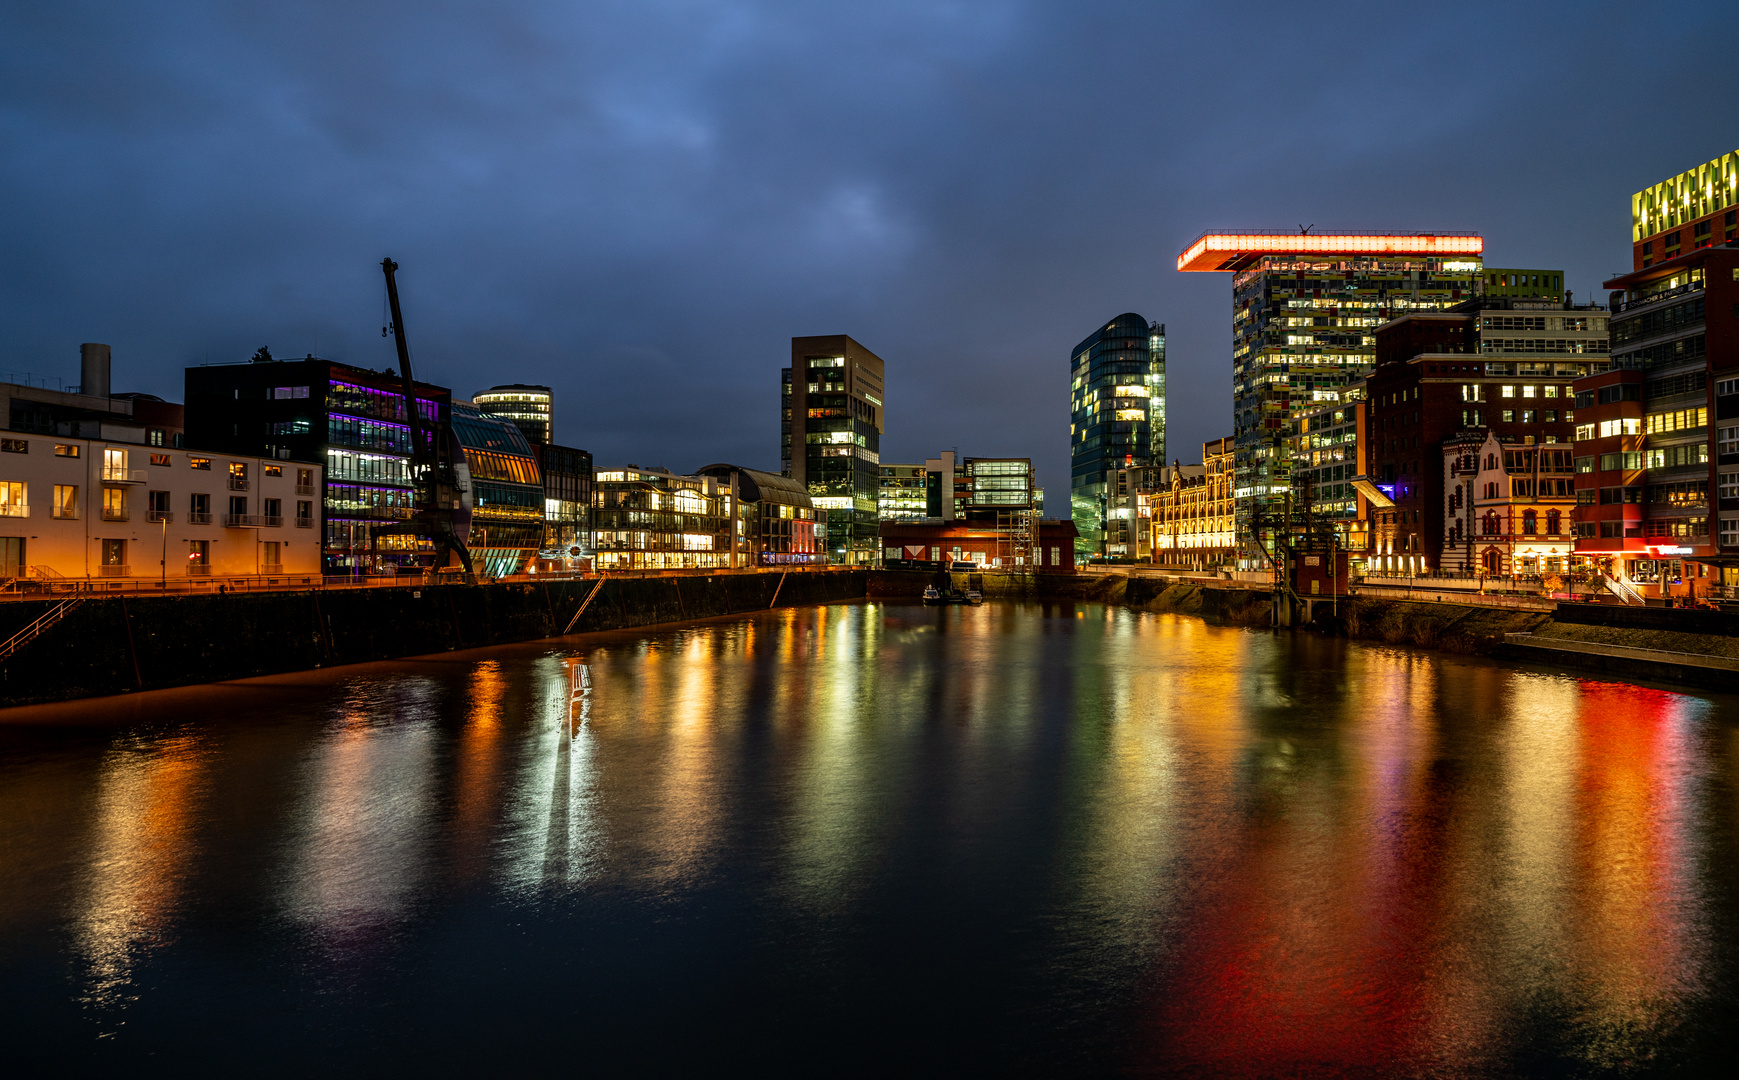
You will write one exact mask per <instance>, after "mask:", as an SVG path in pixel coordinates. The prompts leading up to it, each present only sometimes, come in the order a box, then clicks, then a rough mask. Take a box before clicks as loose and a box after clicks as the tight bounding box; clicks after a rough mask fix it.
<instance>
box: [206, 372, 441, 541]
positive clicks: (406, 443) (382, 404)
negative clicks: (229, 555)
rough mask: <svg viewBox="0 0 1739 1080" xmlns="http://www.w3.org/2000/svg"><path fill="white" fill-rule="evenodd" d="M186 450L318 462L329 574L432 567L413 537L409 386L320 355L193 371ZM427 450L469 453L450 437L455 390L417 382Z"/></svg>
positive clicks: (387, 375)
mask: <svg viewBox="0 0 1739 1080" xmlns="http://www.w3.org/2000/svg"><path fill="white" fill-rule="evenodd" d="M186 387H187V391H186V396H187V443H188V445H189V446H200V447H206V448H209V449H211V450H215V451H220V452H223V453H230V454H251V455H254V456H258V457H265V458H275V459H278V460H285V461H303V462H316V463H319V464H321V465H323V466H324V469H322V470H321V471H320V480H321V485H322V487H321V490H320V491H319V492H318V495H319V498H320V500H321V504H322V507H323V516H324V525H325V535H324V537H323V543H324V561H325V570H326V573H328V574H363V573H371V572H392V571H393V570H394V569H395V568H400V567H406V568H408V567H418V566H427V565H429V564H430V563H431V562H432V560H433V551H432V550H431V549H429V548H427V547H425V546H424V545H423V544H420V543H419V542H418V539H417V538H416V537H415V536H412V535H408V534H405V533H391V532H381V533H380V535H378V536H377V535H376V533H377V531H379V530H383V529H386V528H390V527H392V526H394V525H396V524H398V523H400V522H403V521H405V520H407V519H409V518H410V517H411V515H412V511H413V510H414V507H415V492H414V490H413V486H412V483H411V429H410V427H409V425H408V424H407V423H406V421H407V419H408V415H409V414H408V413H407V412H406V410H405V393H404V381H403V380H402V379H401V378H400V377H399V375H398V373H397V372H394V371H390V370H388V371H371V370H370V369H368V368H363V367H357V366H355V365H352V364H340V363H337V362H336V361H332V360H323V359H320V358H318V357H307V358H304V359H301V360H286V361H280V360H263V361H253V362H248V363H238V364H208V365H202V366H200V367H190V368H188V369H187V370H186ZM415 393H416V398H417V410H418V415H419V416H420V419H421V424H422V431H423V437H424V439H425V445H426V446H427V448H428V449H429V451H430V452H431V453H433V454H434V455H435V457H436V458H437V460H446V461H451V460H452V459H453V458H454V456H455V455H458V454H459V453H460V451H459V449H458V447H457V446H456V445H455V444H454V443H453V441H452V440H451V438H450V432H451V425H452V392H451V391H449V390H448V389H447V388H446V387H444V386H434V385H431V384H429V383H421V382H419V383H417V385H416V389H415Z"/></svg>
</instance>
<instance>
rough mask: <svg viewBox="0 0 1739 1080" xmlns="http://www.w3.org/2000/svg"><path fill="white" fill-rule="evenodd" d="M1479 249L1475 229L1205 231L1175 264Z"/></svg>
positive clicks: (1211, 265)
mask: <svg viewBox="0 0 1739 1080" xmlns="http://www.w3.org/2000/svg"><path fill="white" fill-rule="evenodd" d="M1484 250H1485V240H1484V239H1483V238H1482V237H1481V236H1480V235H1479V234H1478V233H1464V232H1443V233H1386V232H1335V233H1296V232H1281V231H1278V230H1275V231H1268V230H1257V231H1253V232H1235V233H1233V232H1224V233H1220V232H1210V233H1203V234H1202V236H1201V239H1199V240H1197V241H1196V242H1195V243H1193V244H1191V245H1190V246H1189V247H1187V248H1185V249H1184V252H1183V254H1181V255H1179V256H1178V257H1177V268H1178V269H1179V270H1183V271H1196V272H1202V271H1214V270H1231V269H1235V268H1236V267H1235V266H1234V265H1233V264H1235V263H1239V262H1243V261H1248V260H1249V259H1252V258H1254V257H1256V256H1258V255H1478V254H1480V253H1481V252H1483V251H1484Z"/></svg>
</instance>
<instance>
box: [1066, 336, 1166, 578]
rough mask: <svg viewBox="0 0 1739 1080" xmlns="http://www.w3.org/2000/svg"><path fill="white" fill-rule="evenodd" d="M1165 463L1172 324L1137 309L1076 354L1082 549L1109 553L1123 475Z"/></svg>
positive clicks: (1073, 400) (1075, 473) (1072, 438)
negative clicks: (1110, 520) (1108, 526)
mask: <svg viewBox="0 0 1739 1080" xmlns="http://www.w3.org/2000/svg"><path fill="white" fill-rule="evenodd" d="M1163 464H1165V324H1164V323H1149V322H1148V321H1147V319H1145V318H1144V317H1142V316H1140V315H1137V314H1135V313H1133V312H1128V313H1125V314H1122V315H1119V316H1117V317H1116V318H1115V319H1112V320H1111V321H1110V322H1108V323H1106V324H1105V325H1103V326H1101V327H1100V328H1099V329H1097V330H1095V331H1094V332H1093V333H1091V334H1089V335H1088V336H1087V337H1086V339H1085V340H1083V341H1082V342H1081V343H1080V344H1079V345H1076V346H1075V348H1074V350H1073V351H1072V352H1071V353H1070V354H1069V509H1070V514H1071V516H1072V517H1073V518H1074V522H1075V528H1076V530H1077V533H1078V535H1077V536H1076V539H1075V545H1076V551H1077V552H1078V553H1080V554H1081V555H1083V556H1085V557H1091V556H1096V555H1098V556H1102V555H1104V554H1105V544H1106V540H1105V518H1106V514H1107V513H1108V512H1109V511H1110V509H1111V506H1110V502H1111V500H1112V499H1113V498H1114V497H1115V493H1114V492H1113V491H1112V490H1111V489H1112V486H1113V484H1114V476H1113V474H1114V473H1115V471H1116V470H1118V469H1127V468H1132V467H1144V466H1149V465H1163Z"/></svg>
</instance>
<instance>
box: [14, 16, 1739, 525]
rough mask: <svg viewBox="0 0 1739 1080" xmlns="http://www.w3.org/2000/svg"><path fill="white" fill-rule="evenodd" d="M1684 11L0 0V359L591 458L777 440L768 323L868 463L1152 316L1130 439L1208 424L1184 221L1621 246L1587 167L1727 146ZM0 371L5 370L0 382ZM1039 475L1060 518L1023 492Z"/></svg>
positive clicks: (1211, 386) (1607, 180) (954, 439)
mask: <svg viewBox="0 0 1739 1080" xmlns="http://www.w3.org/2000/svg"><path fill="white" fill-rule="evenodd" d="M1736 23H1739V20H1736V19H1735V18H1734V12H1733V9H1732V8H1731V7H1729V6H1727V5H1724V4H1704V5H1699V4H1695V3H1681V4H1670V5H1650V4H1646V3H1637V2H1633V3H1627V4H1612V5H1601V4H1527V3H1510V4H1503V5H1491V6H1485V5H1479V4H1430V3H1427V4H1400V3H1386V4H1373V5H1356V4H1336V3H1312V4H1299V3H1289V4H1273V5H1265V4H1260V3H1240V4H1230V3H1228V4H1213V5H1208V4H1193V5H1169V4H1163V3H1133V4H1115V3H1088V2H1081V0H1076V2H1072V3H1055V4H1040V3H1000V2H985V3H975V2H966V3H948V2H928V3H904V2H900V0H882V2H880V3H874V4H864V3H854V4H838V5H833V4H821V3H750V2H704V0H692V2H691V0H667V2H660V0H634V2H630V3H583V2H576V0H568V2H555V3H539V2H514V0H490V2H487V3H467V2H461V0H446V2H441V0H423V2H421V3H368V2H365V0H342V2H336V0H334V2H329V3H326V2H301V3H296V2H291V3H282V4H242V3H230V4H219V3H175V2H166V3H152V4H138V3H118V2H117V3H85V2H80V0H56V2H55V3H52V4H25V3H13V4H6V5H3V6H0V150H3V153H0V250H3V252H4V254H3V256H0V372H13V373H25V372H29V373H33V374H34V375H36V376H39V377H47V378H49V379H54V378H60V379H64V380H65V381H67V382H76V381H77V379H78V370H77V367H78V345H79V343H80V342H82V341H103V342H108V343H110V344H111V345H112V346H113V347H114V352H115V365H116V369H115V387H116V389H117V390H142V391H147V392H152V393H157V394H161V395H162V396H164V397H168V398H172V399H174V400H180V396H181V385H182V384H181V370H182V368H183V367H184V366H186V365H188V364H197V363H202V362H207V361H210V362H219V361H238V360H245V359H246V358H247V357H248V356H249V355H250V354H251V353H252V352H253V350H254V349H255V348H257V347H258V346H260V345H269V346H270V347H271V349H272V351H273V352H274V353H275V354H277V355H279V356H300V355H302V354H304V353H308V352H316V353H318V354H320V355H324V356H328V357H332V358H334V359H339V360H344V361H348V362H352V363H358V364H363V365H367V366H371V367H385V366H388V365H390V364H391V363H393V356H392V351H391V344H390V342H389V341H386V340H383V339H382V338H381V336H380V327H381V325H382V323H383V321H384V320H383V318H382V314H381V312H382V307H383V303H384V297H383V293H384V290H383V287H382V284H381V279H380V271H379V266H378V264H379V261H380V259H381V257H382V256H383V255H391V256H392V257H393V258H395V259H396V260H398V262H399V263H400V264H401V266H402V269H401V271H400V283H401V288H402V290H403V294H404V298H405V322H406V326H407V329H408V330H409V333H410V336H411V345H412V350H413V356H414V357H415V359H416V361H417V362H418V364H419V374H420V375H421V376H422V377H424V378H427V379H430V380H432V381H436V382H439V383H442V384H446V385H450V386H452V387H453V388H454V390H455V391H457V392H458V393H460V394H469V393H472V392H474V391H476V390H478V389H480V388H482V387H485V386H488V385H490V384H492V383H497V382H515V381H519V382H547V383H549V384H551V385H553V386H554V387H555V388H556V391H557V394H558V411H557V424H558V428H557V435H558V438H559V440H560V441H562V442H565V443H568V444H570V445H578V446H582V447H585V448H587V449H590V450H592V451H593V452H594V453H595V454H596V455H597V459H598V461H599V463H600V464H606V463H614V464H620V463H624V462H635V463H637V464H643V465H644V464H662V465H667V466H669V467H671V468H675V469H678V470H687V469H692V468H695V467H697V466H699V465H702V464H705V463H707V462H712V461H718V460H728V461H734V462H738V463H741V464H746V465H752V466H759V467H763V468H771V469H775V470H776V469H777V468H778V459H779V449H778V445H779V444H778V380H779V368H780V367H781V366H782V365H783V364H784V363H785V362H786V358H787V357H788V355H789V338H790V337H791V336H792V335H797V334H831V333H849V334H851V335H852V336H853V337H855V338H857V339H858V340H859V341H861V342H863V343H864V344H865V345H866V346H868V347H869V348H871V349H872V350H874V351H875V352H877V353H878V354H879V355H881V356H882V357H883V358H884V359H885V360H886V361H887V365H888V378H887V383H888V401H887V434H886V436H885V437H884V439H883V442H882V458H883V460H884V461H899V460H919V459H921V458H922V457H924V456H926V455H929V454H934V453H935V452H936V451H937V450H939V449H945V448H948V447H958V448H959V449H960V450H961V452H962V453H967V454H985V455H1030V456H1031V457H1033V458H1034V459H1035V460H1036V461H1037V463H1038V466H1039V469H1040V479H1041V482H1043V483H1044V485H1045V486H1046V488H1047V489H1048V490H1049V491H1050V492H1051V495H1052V500H1053V501H1052V504H1051V512H1052V513H1053V514H1055V513H1056V512H1057V509H1058V508H1059V507H1066V505H1067V504H1066V501H1063V499H1062V498H1061V497H1062V496H1063V495H1064V494H1065V493H1066V491H1067V485H1068V471H1067V470H1068V462H1067V453H1068V410H1067V387H1068V376H1067V372H1068V356H1069V350H1070V348H1071V346H1073V345H1074V344H1075V343H1076V342H1077V341H1079V340H1080V339H1081V338H1083V337H1085V336H1086V335H1087V334H1088V333H1090V332H1091V331H1092V330H1094V329H1095V328H1096V326H1097V325H1098V324H1100V323H1102V322H1104V321H1106V320H1107V319H1109V318H1110V317H1112V316H1114V315H1117V314H1119V313H1121V312H1124V311H1134V312H1138V313H1140V314H1142V315H1144V316H1147V317H1148V318H1150V319H1154V320H1158V321H1163V322H1165V323H1166V324H1167V326H1168V330H1169V334H1170V372H1171V416H1172V456H1174V457H1182V458H1183V460H1185V461H1190V460H1194V459H1195V457H1196V456H1197V452H1198V451H1199V449H1200V447H1199V444H1200V443H1201V442H1202V441H1203V440H1205V439H1211V438H1216V437H1218V436H1220V435H1222V434H1228V433H1229V432H1230V430H1231V429H1230V417H1231V407H1230V380H1229V371H1230V340H1231V319H1230V286H1229V282H1228V281H1227V280H1226V279H1225V278H1223V277H1219V276H1214V275H1180V274H1178V273H1177V272H1176V271H1175V269H1173V267H1174V265H1175V264H1174V259H1175V256H1176V254H1177V252H1178V251H1179V250H1180V249H1181V248H1183V247H1184V246H1185V245H1186V244H1187V243H1188V242H1189V241H1191V240H1193V239H1194V238H1195V237H1196V236H1197V235H1199V234H1200V233H1201V232H1203V231H1204V230H1205V229H1209V228H1236V227H1245V228H1292V227H1296V226H1298V225H1301V224H1303V225H1310V224H1314V225H1315V226H1317V228H1318V229H1319V230H1326V229H1333V228H1364V229H1406V230H1414V229H1426V230H1451V229H1472V230H1478V231H1480V232H1482V233H1483V234H1484V235H1485V237H1486V252H1487V256H1486V257H1487V261H1488V262H1490V263H1492V264H1493V265H1510V266H1530V267H1551V268H1562V269H1564V270H1565V271H1566V273H1567V275H1568V276H1567V285H1568V287H1569V288H1571V289H1572V290H1574V291H1576V292H1577V293H1579V294H1586V293H1588V292H1589V291H1590V290H1593V289H1595V288H1596V287H1597V286H1598V284H1599V281H1600V280H1601V278H1602V277H1603V276H1604V275H1606V274H1609V273H1613V272H1616V271H1619V270H1622V269H1624V268H1627V267H1628V258H1629V247H1628V216H1627V209H1626V208H1627V205H1628V203H1627V199H1628V196H1629V194H1630V193H1631V192H1632V191H1635V190H1636V189H1638V188H1639V187H1642V186H1643V185H1645V184H1648V183H1652V182H1654V181H1657V180H1659V179H1662V178H1664V177H1665V176H1667V175H1669V174H1671V173H1674V172H1677V171H1679V170H1682V169H1684V168H1687V167H1690V166H1692V165H1695V164H1697V163H1700V162H1703V161H1706V160H1708V159H1710V158H1713V157H1715V156H1717V155H1719V154H1721V153H1725V152H1727V151H1729V150H1732V149H1733V148H1734V147H1735V146H1739V123H1736V122H1735V121H1734V119H1733V117H1734V108H1733V106H1734V103H1735V101H1739V93H1736V90H1739V66H1736V65H1734V64H1733V63H1732V62H1731V59H1730V53H1731V48H1732V42H1733V40H1734V31H1735V29H1736ZM0 377H6V376H3V375H0ZM1065 512H1066V511H1065Z"/></svg>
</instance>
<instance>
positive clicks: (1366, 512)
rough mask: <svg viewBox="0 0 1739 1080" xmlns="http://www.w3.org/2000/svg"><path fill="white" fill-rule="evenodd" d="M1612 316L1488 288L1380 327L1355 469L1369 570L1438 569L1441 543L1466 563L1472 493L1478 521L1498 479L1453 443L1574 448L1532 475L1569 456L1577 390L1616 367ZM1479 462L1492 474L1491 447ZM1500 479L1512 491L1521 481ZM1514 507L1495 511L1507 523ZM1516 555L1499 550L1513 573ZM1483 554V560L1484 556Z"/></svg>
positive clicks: (1540, 461) (1543, 458) (1544, 457)
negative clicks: (1474, 466)
mask: <svg viewBox="0 0 1739 1080" xmlns="http://www.w3.org/2000/svg"><path fill="white" fill-rule="evenodd" d="M1607 315H1608V313H1607V311H1606V310H1605V309H1604V308H1600V307H1596V306H1594V305H1589V304H1584V305H1571V304H1568V303H1566V302H1565V301H1564V300H1561V299H1516V298H1510V297H1491V298H1483V299H1475V300H1471V301H1467V302H1465V303H1462V304H1458V305H1456V306H1454V307H1453V308H1451V309H1450V310H1447V311H1439V312H1427V313H1419V314H1414V315H1407V316H1402V317H1401V318H1399V319H1396V320H1394V321H1392V322H1390V323H1386V324H1385V325H1384V326H1382V327H1381V328H1380V329H1379V330H1378V331H1377V334H1376V338H1377V341H1376V356H1377V360H1378V364H1377V367H1376V369H1375V370H1374V371H1373V372H1372V373H1371V375H1370V376H1369V377H1368V378H1367V379H1366V380H1365V394H1366V398H1367V400H1366V403H1365V410H1366V412H1365V423H1364V426H1363V429H1362V431H1361V432H1360V436H1361V438H1360V446H1359V456H1360V458H1361V459H1362V464H1363V467H1364V468H1363V472H1362V474H1360V475H1355V476H1353V477H1352V485H1353V488H1354V489H1355V490H1356V491H1357V492H1358V494H1359V517H1360V519H1361V523H1362V525H1363V529H1362V532H1363V533H1364V535H1365V537H1367V538H1368V540H1367V543H1366V546H1365V547H1364V548H1363V549H1362V550H1363V554H1364V556H1365V557H1364V566H1365V569H1366V570H1367V571H1379V572H1390V573H1419V572H1422V571H1429V570H1437V569H1442V568H1444V564H1443V555H1444V552H1445V550H1450V551H1451V552H1452V553H1455V564H1454V565H1456V566H1464V565H1466V562H1467V557H1466V545H1467V544H1468V543H1469V536H1468V534H1467V532H1466V526H1465V516H1466V513H1467V512H1468V510H1469V507H1470V506H1471V505H1472V503H1471V502H1470V501H1469V500H1471V499H1474V498H1476V497H1477V498H1478V499H1479V500H1481V506H1482V507H1483V509H1482V510H1481V513H1480V515H1479V517H1478V519H1477V520H1478V522H1479V523H1480V525H1481V526H1482V527H1483V524H1484V522H1485V521H1486V520H1488V519H1487V518H1486V517H1485V516H1484V510H1485V509H1498V508H1497V507H1496V506H1495V504H1492V503H1491V502H1490V500H1489V499H1488V498H1487V497H1486V496H1485V495H1484V487H1483V485H1484V484H1485V483H1488V482H1492V478H1491V477H1489V476H1487V477H1486V478H1485V479H1483V480H1480V479H1477V477H1476V476H1475V475H1474V474H1472V473H1469V472H1468V471H1467V470H1466V468H1464V467H1458V466H1456V464H1455V462H1456V461H1458V460H1459V459H1460V458H1462V457H1465V456H1467V455H1466V453H1465V452H1461V451H1458V452H1457V453H1454V454H1449V453H1446V452H1445V449H1444V447H1445V444H1446V443H1448V442H1450V441H1451V440H1453V441H1454V442H1455V443H1456V444H1457V445H1458V446H1467V445H1473V444H1477V445H1483V444H1484V443H1485V435H1486V433H1490V434H1492V435H1493V436H1494V437H1495V439H1496V440H1497V444H1498V445H1499V446H1500V447H1518V446H1519V447H1527V446H1535V445H1538V446H1541V447H1560V446H1561V448H1562V450H1564V451H1566V452H1565V453H1562V454H1560V453H1556V452H1554V453H1550V454H1541V455H1530V456H1529V459H1528V460H1529V461H1530V462H1531V464H1530V465H1529V469H1530V474H1529V475H1530V476H1531V475H1532V472H1531V470H1532V469H1533V468H1535V467H1536V466H1537V467H1538V468H1540V469H1541V470H1542V471H1543V472H1545V473H1547V474H1548V475H1549V476H1550V475H1553V474H1551V469H1552V468H1554V467H1555V465H1556V463H1557V462H1558V461H1559V459H1560V458H1562V460H1563V462H1564V463H1565V464H1567V463H1568V460H1569V455H1568V453H1567V451H1568V450H1569V444H1570V442H1571V440H1572V438H1573V436H1574V434H1575V401H1574V396H1573V390H1572V387H1573V385H1574V383H1575V381H1576V380H1577V379H1580V378H1583V377H1585V376H1587V375H1590V374H1593V373H1596V372H1600V371H1605V370H1606V368H1607V366H1608V363H1609V357H1608V343H1607ZM1479 460H1480V462H1481V463H1482V468H1481V470H1480V473H1481V474H1483V473H1485V472H1489V471H1490V470H1486V469H1484V468H1483V460H1484V454H1483V452H1482V453H1481V454H1480V455H1479ZM1515 479H1519V477H1518V478H1515ZM1476 482H1477V484H1478V485H1479V486H1477V487H1473V488H1469V487H1468V485H1469V484H1474V483H1476ZM1503 486H1504V487H1505V490H1506V491H1509V490H1510V489H1511V487H1512V486H1513V485H1508V484H1507V482H1506V484H1505V485H1503ZM1458 490H1459V491H1460V492H1461V494H1460V495H1459V496H1457V495H1456V492H1457V491H1458ZM1505 497H1506V498H1508V495H1506V496H1505ZM1530 497H1532V496H1530ZM1458 498H1459V499H1460V501H1459V502H1457V501H1456V500H1457V499H1458ZM1506 514H1507V512H1506V513H1500V515H1499V516H1500V517H1502V518H1503V520H1504V521H1505V522H1506V523H1507V522H1508V521H1509V520H1510V519H1509V516H1506ZM1458 515H1459V517H1460V518H1461V519H1463V520H1464V524H1463V527H1462V529H1461V531H1460V532H1457V531H1456V530H1455V527H1454V526H1455V522H1456V520H1457V517H1458ZM1516 520H1518V521H1519V520H1520V518H1519V517H1518V518H1517V519H1516ZM1504 527H1505V528H1506V529H1508V528H1509V527H1510V526H1509V525H1508V524H1506V525H1505V526H1504ZM1476 535H1478V536H1488V535H1489V534H1485V533H1484V532H1483V531H1481V532H1479V533H1478V534H1476ZM1503 535H1505V536H1508V535H1511V534H1510V533H1508V532H1506V533H1504V534H1503ZM1491 538H1492V539H1494V540H1495V537H1491ZM1349 546H1351V545H1349ZM1488 546H1491V545H1488ZM1498 547H1502V545H1497V547H1493V548H1492V550H1497V548H1498ZM1483 550H1484V549H1482V551H1483ZM1505 552H1508V553H1507V554H1506V553H1505ZM1513 553H1514V552H1513V550H1511V549H1508V548H1506V549H1504V551H1500V552H1499V560H1500V563H1501V565H1502V566H1503V567H1504V568H1503V569H1501V570H1500V571H1497V572H1501V573H1506V574H1507V573H1510V572H1511V571H1510V569H1508V567H1509V566H1510V565H1511V563H1510V562H1509V560H1510V558H1511V556H1512V555H1513ZM1475 561H1476V562H1483V561H1487V560H1485V557H1484V555H1483V554H1481V555H1479V557H1478V558H1476V559H1475Z"/></svg>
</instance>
